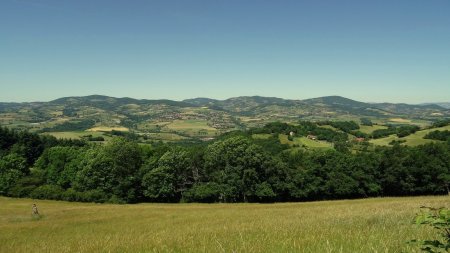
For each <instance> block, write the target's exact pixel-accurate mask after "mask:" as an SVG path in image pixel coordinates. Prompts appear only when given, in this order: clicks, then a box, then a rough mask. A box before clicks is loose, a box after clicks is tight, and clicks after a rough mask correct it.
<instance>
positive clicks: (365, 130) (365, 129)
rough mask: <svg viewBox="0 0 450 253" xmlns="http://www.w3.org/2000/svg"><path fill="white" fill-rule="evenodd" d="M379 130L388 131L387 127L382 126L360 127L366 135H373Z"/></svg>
mask: <svg viewBox="0 0 450 253" xmlns="http://www.w3.org/2000/svg"><path fill="white" fill-rule="evenodd" d="M379 129H387V126H380V125H373V126H363V125H360V126H359V131H361V132H363V133H366V134H371V133H372V132H373V131H375V130H379Z"/></svg>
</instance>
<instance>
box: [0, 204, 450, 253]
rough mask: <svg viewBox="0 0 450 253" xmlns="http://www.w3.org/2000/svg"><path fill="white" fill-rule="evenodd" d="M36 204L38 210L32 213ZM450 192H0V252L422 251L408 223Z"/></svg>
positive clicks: (425, 231) (418, 232)
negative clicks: (259, 199) (95, 200)
mask: <svg viewBox="0 0 450 253" xmlns="http://www.w3.org/2000/svg"><path fill="white" fill-rule="evenodd" d="M32 203H36V204H37V205H38V207H39V209H40V212H41V213H42V215H43V217H42V218H41V219H39V220H33V219H32V218H31V204H32ZM421 205H427V206H435V207H440V206H447V207H449V205H450V197H447V196H439V197H436V196H435V197H414V198H375V199H365V200H350V201H349V200H344V201H324V202H307V203H280V204H137V205H109V204H84V203H69V202H60V201H41V200H31V199H11V198H0V252H311V253H313V252H314V253H316V252H419V251H417V248H416V247H414V246H412V245H409V244H406V241H408V240H410V239H414V238H422V239H425V238H428V239H431V238H434V237H435V233H436V232H435V231H433V230H431V229H429V228H426V227H418V226H416V225H413V224H412V219H413V217H414V215H415V213H416V212H418V210H419V207H420V206H421Z"/></svg>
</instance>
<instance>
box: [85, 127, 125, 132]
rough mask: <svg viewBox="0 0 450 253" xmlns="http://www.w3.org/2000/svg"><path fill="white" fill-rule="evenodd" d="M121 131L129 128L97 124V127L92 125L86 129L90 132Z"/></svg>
mask: <svg viewBox="0 0 450 253" xmlns="http://www.w3.org/2000/svg"><path fill="white" fill-rule="evenodd" d="M113 130H115V131H122V132H128V131H129V129H128V128H126V127H122V126H115V127H107V126H98V127H93V128H90V129H88V130H86V131H91V132H110V131H113Z"/></svg>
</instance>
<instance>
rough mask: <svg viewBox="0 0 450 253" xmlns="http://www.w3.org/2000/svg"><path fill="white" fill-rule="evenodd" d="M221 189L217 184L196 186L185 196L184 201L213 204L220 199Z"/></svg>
mask: <svg viewBox="0 0 450 253" xmlns="http://www.w3.org/2000/svg"><path fill="white" fill-rule="evenodd" d="M219 188H220V187H219V185H218V184H216V183H200V184H196V185H194V186H193V187H192V188H191V189H189V190H188V191H186V192H185V193H184V194H183V201H186V202H203V203H212V202H214V201H215V200H216V199H218V198H219V195H220V189H219Z"/></svg>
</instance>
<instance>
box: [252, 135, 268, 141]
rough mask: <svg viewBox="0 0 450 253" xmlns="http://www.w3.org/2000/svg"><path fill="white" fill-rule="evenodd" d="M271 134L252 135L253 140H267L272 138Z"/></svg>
mask: <svg viewBox="0 0 450 253" xmlns="http://www.w3.org/2000/svg"><path fill="white" fill-rule="evenodd" d="M271 136H272V135H271V134H252V138H253V139H260V140H267V139H269V138H270V137H271Z"/></svg>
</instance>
